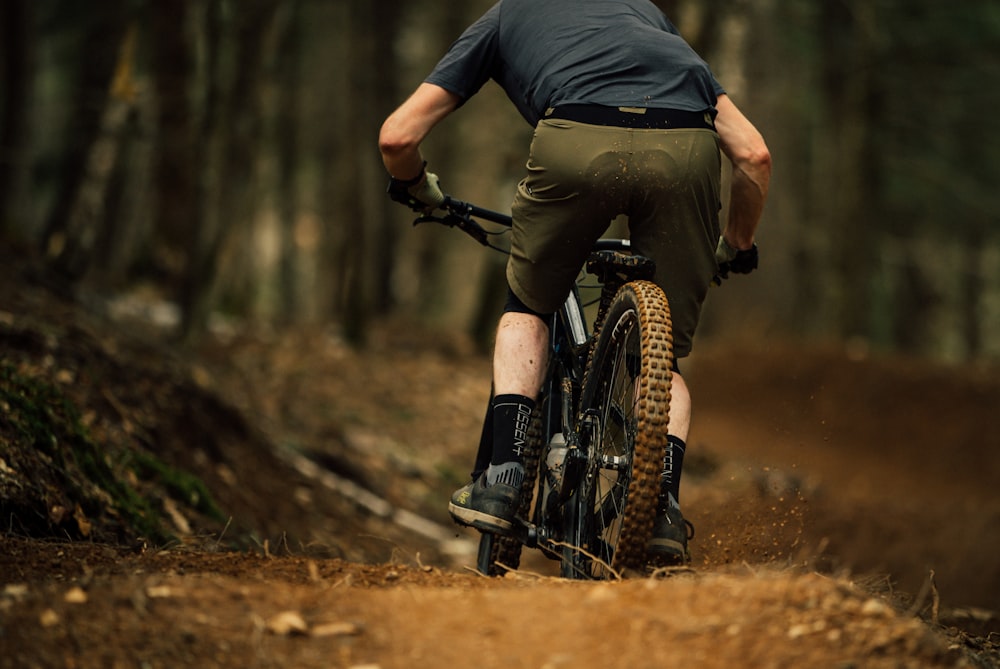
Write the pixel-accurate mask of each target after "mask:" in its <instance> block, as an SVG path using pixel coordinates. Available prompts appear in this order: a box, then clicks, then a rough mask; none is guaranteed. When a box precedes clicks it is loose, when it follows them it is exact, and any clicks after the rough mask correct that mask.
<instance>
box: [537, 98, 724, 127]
mask: <svg viewBox="0 0 1000 669" xmlns="http://www.w3.org/2000/svg"><path fill="white" fill-rule="evenodd" d="M543 118H555V119H562V120H564V121H575V122H577V123H586V124H588V125H606V126H613V127H616V128H645V129H651V130H654V129H655V130H669V129H680V128H686V129H695V128H703V129H707V130H715V110H714V109H713V110H705V111H701V112H692V111H685V110H683V109H664V108H661V107H605V106H603V105H586V104H572V105H559V106H558V107H553V108H552V109H549V110H548V111H547V112H546V113H545V116H544V117H543Z"/></svg>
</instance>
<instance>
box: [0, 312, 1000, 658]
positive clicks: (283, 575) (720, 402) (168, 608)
mask: <svg viewBox="0 0 1000 669" xmlns="http://www.w3.org/2000/svg"><path fill="white" fill-rule="evenodd" d="M0 298H3V299H0V324H2V325H3V326H4V327H5V328H7V329H6V330H5V331H4V333H0V334H5V341H6V342H7V345H8V357H9V358H11V359H15V358H16V359H17V360H18V361H19V362H18V364H19V365H20V366H21V368H23V369H28V368H32V369H34V368H35V367H37V368H38V369H45V368H46V367H45V364H46V363H45V362H44V360H41V359H39V360H36V359H35V358H34V357H33V356H34V355H35V354H36V353H38V352H37V351H35V348H36V347H35V344H34V343H32V345H31V346H25V347H24V348H23V350H21V349H17V348H16V347H17V342H20V341H22V340H23V341H28V340H30V338H27V339H25V337H23V336H22V335H23V333H24V332H26V331H32V330H33V329H37V322H38V319H39V318H40V317H39V311H40V310H42V311H44V310H45V309H54V307H45V308H43V304H48V303H47V302H45V303H43V302H40V301H38V300H37V299H32V300H27V299H25V298H24V296H23V295H22V296H19V297H11V296H9V295H7V296H4V295H2V294H0ZM49 315H50V316H51V318H50V319H49V320H50V321H51V322H49V324H48V325H46V326H45V327H46V330H45V331H46V333H47V334H46V337H45V341H46V342H48V344H46V346H50V349H48V352H45V351H41V353H39V355H42V356H43V357H44V355H47V356H48V357H49V363H48V364H49V367H51V368H53V369H54V372H53V373H54V374H55V372H59V371H60V370H61V372H62V373H61V375H58V374H57V376H61V377H62V378H66V379H69V378H76V379H81V378H87V375H88V373H89V372H88V371H87V369H86V368H85V367H84V365H83V362H82V361H84V360H87V361H89V362H88V363H87V364H92V363H93V359H94V357H95V356H94V355H93V353H92V352H91V353H87V354H86V355H84V354H83V353H82V351H84V350H85V349H86V350H90V349H88V347H98V348H101V349H102V350H103V351H104V352H105V353H113V355H112V356H111V357H113V358H115V359H117V360H118V362H119V363H120V365H119V366H118V367H117V368H116V371H114V373H111V372H110V371H108V372H107V373H106V374H104V375H103V376H102V377H101V378H102V380H103V381H102V383H103V384H104V385H103V386H102V389H101V392H100V393H99V395H100V398H98V400H95V401H94V404H93V406H94V407H96V408H95V409H93V411H94V413H95V415H94V416H92V418H91V420H92V425H93V428H94V429H95V430H97V429H99V428H101V426H102V425H103V423H102V420H105V419H106V420H107V421H108V422H109V423H113V422H114V421H118V422H119V423H122V424H124V423H127V424H129V425H132V427H133V432H134V431H135V427H136V426H140V427H144V428H146V430H147V433H148V434H157V435H158V438H159V439H160V441H159V442H157V443H159V444H160V445H161V447H162V448H163V452H162V453H161V455H162V456H163V457H164V458H167V459H169V460H171V461H172V462H176V463H181V464H184V465H185V467H187V468H189V469H191V470H193V471H195V472H196V473H197V474H198V475H199V476H201V477H202V478H203V479H204V480H205V481H206V482H207V483H208V484H209V486H210V489H211V490H212V493H213V495H215V497H216V499H217V501H218V502H219V504H220V506H222V507H224V508H225V510H226V513H227V514H230V516H231V517H230V522H231V523H232V526H231V527H230V528H229V529H226V527H221V526H212V525H210V524H208V523H207V521H205V523H201V521H200V520H199V519H198V518H197V517H196V516H195V515H193V512H191V511H190V510H189V509H187V508H186V507H184V506H183V505H180V504H174V503H170V504H168V502H169V500H168V499H166V498H164V500H163V502H164V505H165V506H168V507H170V508H172V509H173V512H174V513H176V514H178V516H179V517H178V516H173V517H174V519H175V521H177V522H179V523H180V524H182V525H183V524H184V523H187V524H189V525H191V526H192V527H189V528H188V532H187V533H186V534H185V533H183V532H179V535H180V536H181V539H180V540H179V541H178V542H175V543H173V544H171V545H168V546H165V547H152V546H150V545H148V544H147V543H144V542H141V541H140V542H134V543H131V544H129V545H110V544H106V543H92V542H88V541H76V542H65V541H63V542H57V541H51V540H38V539H27V538H25V537H23V536H19V535H18V533H17V532H13V531H11V532H8V533H7V534H5V535H4V536H3V537H2V538H0V668H6V667H176V666H198V667H237V666H238V667H304V668H309V667H345V668H346V667H353V668H355V669H361V668H365V669H371V668H372V667H382V668H383V669H390V668H395V667H407V668H409V667H450V666H465V665H471V664H475V665H476V666H481V667H511V666H518V667H520V666H524V667H546V668H559V667H574V668H581V669H590V668H595V669H596V668H597V667H625V666H628V667H640V668H641V667H671V666H684V667H686V668H690V667H728V666H747V667H802V666H810V667H812V666H817V667H953V666H979V667H988V666H995V665H996V661H997V658H998V657H1000V651H998V637H997V635H998V634H1000V621H998V619H997V617H996V613H995V612H996V611H997V609H1000V605H998V604H1000V562H998V561H997V559H996V555H998V554H1000V496H998V493H997V491H996V489H995V481H996V480H998V476H1000V448H998V447H997V446H998V445H1000V444H998V441H997V437H996V436H995V435H994V434H988V430H987V429H984V426H987V425H989V424H990V421H991V419H992V417H993V413H994V412H995V407H997V406H1000V381H998V380H997V377H996V375H993V374H990V373H987V372H986V371H983V370H980V371H977V370H971V369H962V370H955V369H944V368H937V367H933V366H930V365H927V364H925V363H920V364H917V363H914V362H912V361H896V360H877V359H860V360H859V359H850V358H848V357H847V356H845V355H844V354H843V353H842V352H840V351H837V350H818V349H805V348H802V347H800V346H791V345H784V346H778V345H776V344H773V345H772V346H771V347H761V346H756V347H751V346H749V345H746V344H735V345H734V344H727V345H725V346H721V345H720V346H712V347H708V346H705V347H702V348H701V349H699V352H698V353H697V354H696V357H694V358H692V360H691V361H690V363H689V365H688V366H687V368H686V375H687V378H688V381H689V383H690V385H691V387H692V390H693V392H694V394H695V398H696V415H695V421H694V425H693V431H692V436H691V439H690V443H689V451H688V453H689V455H688V458H687V462H686V464H687V467H686V472H685V478H684V483H683V488H682V503H683V504H684V507H685V511H686V514H687V515H688V516H689V517H690V519H691V520H692V521H693V522H694V524H695V525H696V527H697V535H696V537H695V539H694V542H693V552H694V555H695V561H694V564H693V565H692V568H691V569H689V570H680V571H678V572H673V573H670V574H665V575H662V576H663V577H662V578H656V579H648V578H647V579H629V580H625V581H621V582H615V583H576V582H566V581H562V580H559V579H555V578H553V577H552V574H553V573H554V564H553V563H551V562H549V561H547V560H544V559H543V558H538V557H537V556H534V557H533V556H528V557H526V559H525V560H524V562H523V564H522V568H521V570H520V571H519V572H518V573H516V574H514V575H511V576H508V577H507V578H504V579H484V578H481V577H479V576H477V575H475V574H473V573H471V571H470V569H469V567H470V566H471V564H472V556H471V555H470V554H469V553H468V552H465V553H462V552H461V551H460V550H459V551H457V552H455V551H454V550H453V549H455V548H456V547H457V548H462V547H464V548H465V549H469V548H470V547H471V546H472V545H473V541H474V538H475V537H474V533H469V532H466V531H460V530H458V529H457V528H455V527H454V526H453V525H451V524H450V523H449V522H448V519H447V516H446V512H445V510H444V507H445V504H444V500H446V498H447V494H448V492H449V491H450V490H451V489H452V488H453V487H454V486H456V485H458V484H460V483H461V482H462V481H463V479H464V477H465V471H466V467H467V466H468V461H469V459H470V458H471V455H472V454H471V444H473V443H474V442H475V440H476V437H477V435H478V429H479V419H480V415H481V411H482V408H483V406H484V402H485V399H486V391H487V387H486V384H485V379H486V378H487V376H486V375H487V374H488V364H487V362H486V360H485V359H484V358H483V357H482V356H480V355H478V354H477V353H476V352H475V351H474V350H473V349H472V348H471V347H470V346H469V345H468V344H467V343H466V342H464V341H462V340H461V339H457V338H443V337H441V336H440V335H434V336H430V337H425V336H421V335H419V333H417V332H416V331H415V330H414V328H412V327H411V326H407V327H405V328H402V327H398V326H393V325H386V326H385V327H383V328H380V329H379V330H378V332H377V336H376V337H375V338H374V339H373V341H372V342H371V343H370V346H369V348H368V349H367V350H365V351H362V352H358V351H354V350H352V349H350V348H349V347H347V346H345V345H344V344H343V342H341V341H340V339H339V338H338V337H337V336H336V335H335V334H333V333H330V332H295V333H282V334H281V335H275V334H271V335H255V336H247V335H245V336H242V337H240V338H238V339H231V340H228V341H224V342H222V341H220V342H216V343H213V344H211V345H208V346H205V347H204V348H203V349H202V350H200V351H198V354H197V359H196V361H195V363H194V364H191V365H189V366H185V367H184V369H186V370H188V372H187V373H189V375H190V378H191V379H193V381H192V385H190V386H183V387H182V388H181V391H182V392H180V393H179V394H178V392H177V391H176V389H171V388H172V386H171V387H167V386H170V385H171V384H168V383H167V382H166V381H165V380H164V379H165V378H172V377H170V375H166V376H164V375H160V376H157V377H155V378H157V379H158V383H159V385H155V384H154V385H153V386H149V388H152V389H153V390H150V391H149V392H147V393H145V395H146V396H148V397H151V398H154V399H155V401H151V403H150V404H143V399H142V397H139V396H136V397H133V396H132V395H131V394H130V393H129V390H128V389H129V388H136V387H143V388H146V387H147V386H146V385H143V383H144V382H145V381H146V380H148V378H152V377H150V376H149V374H150V372H149V369H150V366H151V365H152V366H154V367H155V366H156V365H157V364H158V363H156V361H155V360H153V359H151V358H150V357H149V351H148V350H145V349H132V348H130V347H129V346H126V345H124V344H123V343H122V342H121V341H119V340H117V339H115V337H116V336H117V335H115V334H113V333H112V332H109V331H105V330H104V329H103V328H104V326H103V325H101V324H100V321H90V320H88V321H86V327H85V328H84V327H83V326H82V325H81V323H82V321H81V320H80V319H82V318H83V317H82V316H80V315H79V314H78V313H77V312H76V311H75V310H69V311H66V310H65V309H64V308H63V307H60V310H59V311H58V314H49ZM53 323H56V324H53ZM67 323H69V324H67ZM112 330H113V328H112ZM15 331H16V332H15ZM81 331H82V332H85V333H87V334H86V336H82V335H81V334H80V332H81ZM11 333H14V334H17V337H15V336H14V334H11ZM53 342H55V343H53ZM66 346H69V351H70V352H67V349H66ZM10 347H14V348H10ZM140 350H141V351H142V354H141V355H140V354H139V353H137V352H136V351H140ZM74 361H76V362H74ZM171 364H175V363H171ZM74 365H79V368H78V369H74ZM33 366H34V367H33ZM74 374H75V376H74ZM119 376H121V378H119ZM86 385H87V384H84V383H75V384H67V391H68V392H73V393H75V395H74V396H75V397H77V398H78V401H80V402H86V401H87V399H86V397H87V395H86V393H87V388H86ZM140 394H142V393H140ZM202 394H205V396H206V397H219V398H222V402H221V403H219V402H218V401H216V400H212V401H207V400H202V399H201V397H202ZM108 398H112V400H113V401H111V400H109V399H108ZM178 398H180V399H178ZM205 402H207V403H205ZM154 405H155V406H154ZM175 405H176V407H179V408H177V411H178V412H179V413H178V415H179V416H188V418H187V419H186V420H182V419H178V420H171V421H166V420H160V422H157V418H156V416H157V415H158V414H157V412H159V414H162V413H163V412H165V411H167V410H173V409H172V407H175ZM234 409H235V412H234V411H233V410H234ZM105 414H106V415H105ZM237 415H240V416H244V417H246V420H247V425H248V426H249V427H246V426H242V427H241V425H242V424H241V423H240V420H238V419H237V418H236V417H235V416H237ZM165 425H169V426H170V430H167V429H166V427H164V426H165ZM212 425H214V426H215V428H214V429H215V430H216V431H217V433H216V434H215V435H207V432H209V431H211V430H212V429H213V428H212V427H211V426H212ZM153 428H156V429H153ZM237 428H239V429H237ZM161 432H162V434H161ZM168 432H169V435H167V433H168ZM165 435H167V436H165ZM209 436H211V437H212V439H209ZM168 437H169V438H168ZM261 449H266V450H261ZM174 451H176V452H174ZM293 452H294V453H296V454H298V455H300V456H306V457H308V459H309V462H311V463H313V465H314V467H315V471H313V472H312V473H313V474H316V476H307V475H306V474H305V473H304V472H303V471H302V469H301V468H299V469H296V468H295V467H294V466H292V465H290V464H288V462H289V460H288V458H287V457H286V456H288V454H290V453H293ZM324 473H329V474H336V475H337V476H338V477H339V479H338V480H348V481H351V482H353V483H354V484H355V485H357V486H360V487H361V488H363V489H364V490H366V491H369V492H370V493H372V494H373V495H376V496H377V498H378V499H380V500H383V501H384V502H385V503H386V504H387V505H388V508H389V509H390V510H391V509H404V510H406V511H408V512H412V513H413V514H415V515H416V516H418V517H420V518H422V519H424V520H426V521H428V522H429V523H430V527H432V528H437V529H438V530H442V531H443V532H444V533H445V534H446V538H448V539H450V540H453V542H452V543H450V544H449V545H448V547H445V546H443V545H442V544H441V542H439V541H436V540H433V539H431V538H429V537H428V534H427V533H423V534H422V533H420V532H414V531H413V530H412V529H408V528H407V527H404V526H401V525H400V524H399V523H397V522H394V517H393V516H392V515H391V513H383V514H381V515H380V514H379V513H373V512H372V508H374V507H363V506H359V504H358V503H357V502H355V501H351V500H349V499H347V498H345V497H343V496H342V495H340V494H339V493H336V492H334V491H333V490H331V489H330V488H329V487H327V486H326V485H324V484H323V483H322V481H321V479H322V475H323V474H324ZM317 476H318V477H319V478H317ZM366 508H367V510H366ZM185 516H187V518H186V520H185ZM396 518H398V516H397V517H396ZM181 521H184V522H181ZM237 526H240V527H243V528H251V530H252V529H253V528H257V529H256V530H255V531H252V532H251V533H250V535H249V536H251V537H253V539H252V541H251V542H250V543H249V544H244V545H243V547H242V548H239V549H237V550H225V542H224V541H223V539H225V538H226V537H225V533H226V532H227V531H228V532H234V533H235V532H236V529H235V528H236V527H237ZM227 527H228V526H227ZM449 551H451V552H449ZM932 574H933V577H932ZM991 634H992V636H991Z"/></svg>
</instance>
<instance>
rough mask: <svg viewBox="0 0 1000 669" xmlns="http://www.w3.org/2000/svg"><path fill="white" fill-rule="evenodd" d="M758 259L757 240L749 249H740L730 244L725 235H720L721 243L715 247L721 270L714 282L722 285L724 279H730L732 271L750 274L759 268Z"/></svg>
mask: <svg viewBox="0 0 1000 669" xmlns="http://www.w3.org/2000/svg"><path fill="white" fill-rule="evenodd" d="M758 260H759V253H758V252H757V242H754V244H753V246H751V247H750V248H748V249H743V250H740V249H736V248H733V247H732V246H730V245H729V244H728V243H727V242H726V240H725V238H724V237H719V244H718V246H716V247H715V261H716V262H717V263H718V264H719V271H718V273H717V274H716V275H715V278H713V279H712V282H713V283H715V284H716V285H722V280H723V279H728V278H729V273H730V272H732V273H733V274H749V273H750V272H752V271H754V270H755V269H757V263H758Z"/></svg>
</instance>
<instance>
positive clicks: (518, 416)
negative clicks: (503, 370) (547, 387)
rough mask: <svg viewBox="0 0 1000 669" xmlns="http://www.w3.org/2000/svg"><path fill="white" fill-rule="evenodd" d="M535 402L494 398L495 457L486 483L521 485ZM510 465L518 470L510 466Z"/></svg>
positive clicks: (519, 396)
mask: <svg viewBox="0 0 1000 669" xmlns="http://www.w3.org/2000/svg"><path fill="white" fill-rule="evenodd" d="M534 408H535V401H534V400H532V399H531V398H530V397H525V396H523V395H497V396H496V397H494V398H493V457H492V458H490V468H489V470H488V471H487V478H486V481H487V483H495V482H496V481H501V482H502V483H507V484H508V485H515V486H517V485H520V483H521V479H522V478H523V477H524V449H525V448H527V446H528V427H529V426H530V425H531V412H532V411H533V410H534ZM510 463H513V464H514V465H519V466H508V465H509V464H510Z"/></svg>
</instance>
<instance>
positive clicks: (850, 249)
mask: <svg viewBox="0 0 1000 669" xmlns="http://www.w3.org/2000/svg"><path fill="white" fill-rule="evenodd" d="M820 7H821V11H820V16H819V26H823V27H825V28H824V29H822V30H820V31H819V33H820V35H821V37H820V43H819V46H820V53H821V68H822V79H821V81H822V85H823V101H824V109H825V111H826V114H827V116H826V127H827V130H826V132H827V133H828V135H827V137H828V142H827V144H826V150H825V151H824V152H823V153H821V154H820V156H818V157H819V158H820V159H821V160H823V161H824V162H826V161H829V163H828V165H827V169H825V170H822V169H821V172H825V173H826V174H828V176H829V178H828V181H827V183H826V184H825V188H824V189H823V191H824V192H823V193H822V194H821V200H820V205H821V206H822V207H823V214H824V219H825V220H824V228H825V229H826V230H827V234H828V235H829V236H830V238H831V239H832V240H833V247H832V249H831V250H832V252H833V266H834V272H835V277H836V281H837V285H838V286H839V289H838V290H837V291H836V292H835V294H834V305H835V307H834V314H835V318H836V322H837V323H838V329H839V333H840V334H841V335H842V336H844V337H848V338H849V337H867V336H868V334H869V329H870V328H869V325H870V323H869V319H870V316H871V314H870V311H869V304H870V290H871V277H872V271H873V255H874V253H875V252H876V250H877V249H878V245H879V243H880V241H881V236H882V235H881V219H880V216H879V209H880V198H879V194H878V191H879V188H878V184H879V167H880V161H879V155H877V154H876V142H875V141H874V137H873V128H872V125H871V124H872V123H873V122H877V119H880V118H881V113H880V109H879V107H878V99H877V95H876V92H875V91H876V88H877V83H876V80H875V72H876V69H877V67H878V63H877V60H876V58H875V44H874V41H875V39H876V36H877V31H878V29H879V26H878V25H877V21H876V18H875V15H874V10H873V9H872V8H871V7H870V6H869V4H868V2H867V0H851V1H850V2H836V3H834V2H827V3H822V4H821V5H820Z"/></svg>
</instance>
